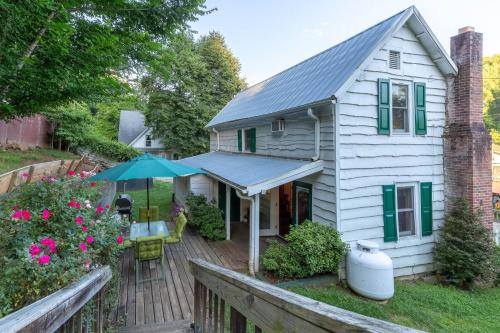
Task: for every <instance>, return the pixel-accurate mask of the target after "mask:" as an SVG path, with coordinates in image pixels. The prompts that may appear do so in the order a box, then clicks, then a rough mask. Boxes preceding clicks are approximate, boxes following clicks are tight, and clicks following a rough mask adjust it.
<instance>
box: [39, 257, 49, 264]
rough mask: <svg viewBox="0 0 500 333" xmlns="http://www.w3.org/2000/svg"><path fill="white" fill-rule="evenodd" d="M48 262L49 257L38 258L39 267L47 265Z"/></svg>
mask: <svg viewBox="0 0 500 333" xmlns="http://www.w3.org/2000/svg"><path fill="white" fill-rule="evenodd" d="M49 262H50V256H48V255H46V254H44V255H42V256H40V258H38V264H39V265H47V264H48V263H49Z"/></svg>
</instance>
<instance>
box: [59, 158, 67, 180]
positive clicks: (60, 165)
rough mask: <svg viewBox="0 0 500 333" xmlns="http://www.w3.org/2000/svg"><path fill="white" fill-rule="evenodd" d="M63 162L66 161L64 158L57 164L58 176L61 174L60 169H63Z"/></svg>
mask: <svg viewBox="0 0 500 333" xmlns="http://www.w3.org/2000/svg"><path fill="white" fill-rule="evenodd" d="M65 162H66V161H65V160H61V163H60V164H59V169H57V175H58V176H61V174H62V171H63V169H64V163H65Z"/></svg>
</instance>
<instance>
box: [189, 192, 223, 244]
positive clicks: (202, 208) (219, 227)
mask: <svg viewBox="0 0 500 333" xmlns="http://www.w3.org/2000/svg"><path fill="white" fill-rule="evenodd" d="M186 201H187V206H188V224H189V225H190V226H191V227H193V228H194V229H196V230H198V232H199V233H200V235H201V236H203V237H205V238H208V239H210V240H223V239H226V226H225V224H224V220H223V219H222V212H221V210H220V209H219V208H217V207H215V206H214V205H211V204H209V203H207V199H206V198H205V196H203V195H189V196H188V197H187V200H186Z"/></svg>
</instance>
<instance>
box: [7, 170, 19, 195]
mask: <svg viewBox="0 0 500 333" xmlns="http://www.w3.org/2000/svg"><path fill="white" fill-rule="evenodd" d="M17 174H18V171H12V173H11V174H10V181H9V187H8V188H7V192H11V191H12V190H13V189H14V185H15V184H16V178H17Z"/></svg>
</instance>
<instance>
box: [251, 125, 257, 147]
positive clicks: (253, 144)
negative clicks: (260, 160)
mask: <svg viewBox="0 0 500 333" xmlns="http://www.w3.org/2000/svg"><path fill="white" fill-rule="evenodd" d="M256 148H257V131H256V129H255V127H254V128H250V151H251V152H252V153H255V151H256V150H257V149H256Z"/></svg>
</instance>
